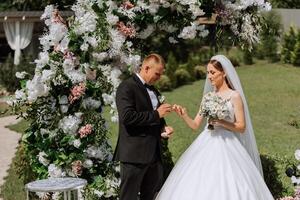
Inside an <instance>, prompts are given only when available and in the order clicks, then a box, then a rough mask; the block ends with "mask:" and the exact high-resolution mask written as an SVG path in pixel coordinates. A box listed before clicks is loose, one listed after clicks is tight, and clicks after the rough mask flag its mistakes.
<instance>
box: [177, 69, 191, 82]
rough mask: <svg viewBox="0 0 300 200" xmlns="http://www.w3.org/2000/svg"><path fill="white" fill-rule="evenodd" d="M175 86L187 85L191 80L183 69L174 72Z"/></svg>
mask: <svg viewBox="0 0 300 200" xmlns="http://www.w3.org/2000/svg"><path fill="white" fill-rule="evenodd" d="M175 78H176V86H181V85H184V84H187V83H188V82H190V80H191V75H190V74H189V72H188V71H187V70H186V69H184V68H179V69H177V70H176V71H175Z"/></svg>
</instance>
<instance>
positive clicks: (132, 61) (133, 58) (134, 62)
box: [112, 54, 141, 78]
mask: <svg viewBox="0 0 300 200" xmlns="http://www.w3.org/2000/svg"><path fill="white" fill-rule="evenodd" d="M121 61H122V62H124V63H126V65H128V66H131V67H133V68H135V69H137V68H139V66H140V65H141V56H140V55H132V54H129V55H125V54H122V55H121ZM113 70H115V68H114V69H113ZM112 73H115V72H112ZM114 75H118V77H119V74H114ZM118 77H117V78H118Z"/></svg>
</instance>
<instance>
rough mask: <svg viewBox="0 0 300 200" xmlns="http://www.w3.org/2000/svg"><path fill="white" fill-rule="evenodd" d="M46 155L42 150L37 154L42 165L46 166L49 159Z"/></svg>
mask: <svg viewBox="0 0 300 200" xmlns="http://www.w3.org/2000/svg"><path fill="white" fill-rule="evenodd" d="M46 157H47V154H46V153H45V152H43V151H41V152H40V153H39V154H38V160H39V162H40V163H41V164H43V165H44V166H48V165H49V163H50V161H49V160H48V159H47V158H46Z"/></svg>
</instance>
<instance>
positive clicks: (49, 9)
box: [41, 5, 54, 19]
mask: <svg viewBox="0 0 300 200" xmlns="http://www.w3.org/2000/svg"><path fill="white" fill-rule="evenodd" d="M53 10H54V7H53V5H48V6H46V7H45V10H44V13H43V14H42V16H41V19H47V18H51V16H52V13H53Z"/></svg>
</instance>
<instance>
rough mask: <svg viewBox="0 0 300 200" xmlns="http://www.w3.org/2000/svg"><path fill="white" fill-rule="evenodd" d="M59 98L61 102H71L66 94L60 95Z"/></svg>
mask: <svg viewBox="0 0 300 200" xmlns="http://www.w3.org/2000/svg"><path fill="white" fill-rule="evenodd" d="M58 99H59V104H68V103H69V100H68V97H67V96H66V95H63V96H59V98H58Z"/></svg>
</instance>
